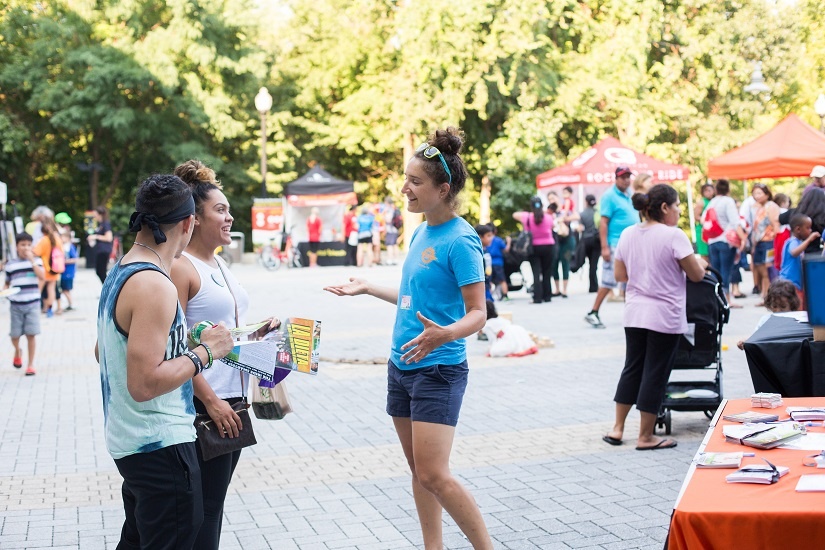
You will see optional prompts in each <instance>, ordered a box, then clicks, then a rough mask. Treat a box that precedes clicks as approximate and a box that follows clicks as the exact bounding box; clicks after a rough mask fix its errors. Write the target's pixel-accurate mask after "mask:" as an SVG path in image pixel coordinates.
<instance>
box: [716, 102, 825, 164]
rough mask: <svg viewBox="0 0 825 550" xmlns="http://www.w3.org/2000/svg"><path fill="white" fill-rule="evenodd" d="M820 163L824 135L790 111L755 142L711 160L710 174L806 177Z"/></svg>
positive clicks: (824, 148)
mask: <svg viewBox="0 0 825 550" xmlns="http://www.w3.org/2000/svg"><path fill="white" fill-rule="evenodd" d="M817 164H825V135H823V134H822V133H821V132H818V131H817V130H815V129H814V128H812V127H811V126H809V125H808V124H806V123H805V122H803V121H802V120H800V118H799V117H798V116H796V115H795V114H793V113H791V114H789V115H788V116H787V117H785V119H784V120H783V121H782V122H780V123H779V124H777V125H776V126H774V127H773V128H772V129H771V130H769V131H768V132H766V133H764V134H762V135H761V136H759V137H758V138H756V139H755V140H753V141H752V142H750V143H748V144H746V145H743V146H741V147H737V148H736V149H733V150H732V151H728V152H727V153H725V154H724V155H722V156H720V157H716V158H715V159H713V160H711V161H710V162H708V177H709V178H713V179H717V178H729V179H734V180H747V179H753V178H792V177H807V176H809V175H810V174H811V168H813V167H814V166H815V165H817Z"/></svg>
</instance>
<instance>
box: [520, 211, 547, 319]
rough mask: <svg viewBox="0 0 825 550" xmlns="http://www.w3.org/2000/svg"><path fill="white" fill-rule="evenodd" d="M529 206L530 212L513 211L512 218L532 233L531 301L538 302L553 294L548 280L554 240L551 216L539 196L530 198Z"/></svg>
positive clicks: (545, 300)
mask: <svg viewBox="0 0 825 550" xmlns="http://www.w3.org/2000/svg"><path fill="white" fill-rule="evenodd" d="M530 206H531V208H532V211H531V212H514V213H513V218H514V219H515V220H516V221H517V222H519V223H521V225H522V227H523V228H524V230H525V231H529V232H530V233H532V234H533V254H532V255H531V256H530V268H531V269H532V270H533V303H534V304H540V303H542V302H549V301H550V298H551V297H552V296H553V290H552V288H551V287H550V280H551V278H552V275H551V268H552V267H553V253H554V251H555V245H556V241H555V240H554V239H553V216H552V215H550V214H549V213H547V212H545V211H544V205H543V204H542V203H541V197H533V198H532V199H530Z"/></svg>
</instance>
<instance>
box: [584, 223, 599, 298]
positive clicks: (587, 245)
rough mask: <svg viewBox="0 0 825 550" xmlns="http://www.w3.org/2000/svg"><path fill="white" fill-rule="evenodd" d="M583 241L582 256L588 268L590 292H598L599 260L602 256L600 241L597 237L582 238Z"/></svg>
mask: <svg viewBox="0 0 825 550" xmlns="http://www.w3.org/2000/svg"><path fill="white" fill-rule="evenodd" d="M582 238H583V239H584V255H585V256H587V263H588V267H589V268H590V289H589V291H590V292H598V290H599V277H598V269H599V258H600V257H601V255H602V247H601V240H600V239H599V237H598V235H596V236H593V237H582Z"/></svg>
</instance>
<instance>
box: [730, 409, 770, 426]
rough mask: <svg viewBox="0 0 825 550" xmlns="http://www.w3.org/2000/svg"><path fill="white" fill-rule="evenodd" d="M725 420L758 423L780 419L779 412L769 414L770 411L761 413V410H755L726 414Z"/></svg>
mask: <svg viewBox="0 0 825 550" xmlns="http://www.w3.org/2000/svg"><path fill="white" fill-rule="evenodd" d="M722 419H723V420H728V421H730V422H741V423H743V424H744V423H745V422H751V423H754V424H755V423H758V422H776V421H777V420H779V415H777V414H769V413H761V412H754V411H745V412H743V413H739V414H726V415H723V416H722Z"/></svg>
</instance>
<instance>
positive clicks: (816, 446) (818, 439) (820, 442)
mask: <svg viewBox="0 0 825 550" xmlns="http://www.w3.org/2000/svg"><path fill="white" fill-rule="evenodd" d="M779 448H780V449H796V450H800V451H821V450H822V449H825V433H810V432H809V433H807V434H805V435H803V436H802V437H800V438H797V439H794V440H793V441H791V442H790V443H785V444H784V445H780V446H779Z"/></svg>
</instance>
